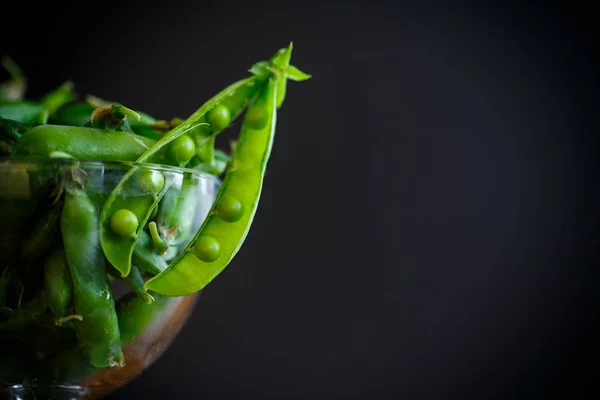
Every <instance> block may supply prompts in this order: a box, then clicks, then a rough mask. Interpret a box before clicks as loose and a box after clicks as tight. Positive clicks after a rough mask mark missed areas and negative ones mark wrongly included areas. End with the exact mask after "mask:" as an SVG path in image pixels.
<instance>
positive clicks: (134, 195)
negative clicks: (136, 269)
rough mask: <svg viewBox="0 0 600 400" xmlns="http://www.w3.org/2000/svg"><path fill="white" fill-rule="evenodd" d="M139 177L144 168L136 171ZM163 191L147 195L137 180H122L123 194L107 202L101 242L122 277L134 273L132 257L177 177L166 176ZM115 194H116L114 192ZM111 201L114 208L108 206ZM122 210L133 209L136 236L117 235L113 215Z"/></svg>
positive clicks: (102, 216) (102, 215)
mask: <svg viewBox="0 0 600 400" xmlns="http://www.w3.org/2000/svg"><path fill="white" fill-rule="evenodd" d="M134 169H135V171H136V173H137V174H140V173H141V172H142V171H144V170H143V169H141V168H139V167H135V168H134ZM165 175H166V177H165V178H164V184H163V185H162V188H160V190H159V191H158V192H156V193H146V192H145V191H144V190H143V189H142V188H141V187H140V184H139V183H138V181H137V180H136V179H130V180H126V181H124V182H123V181H121V182H122V183H123V185H122V186H121V189H122V192H121V193H120V195H119V196H112V195H111V196H110V197H109V198H108V199H107V201H106V202H105V203H104V204H105V205H104V208H103V209H102V212H101V214H100V241H101V244H102V249H103V251H104V255H105V256H106V259H107V260H108V261H109V262H110V264H111V265H112V266H114V267H115V268H116V269H117V271H119V272H120V273H121V276H122V277H126V276H128V275H129V272H130V270H131V256H132V254H133V249H134V248H135V245H136V243H137V241H138V238H139V236H140V232H141V231H142V229H143V228H144V226H145V225H146V222H147V221H148V219H149V218H150V212H149V211H151V210H152V209H153V208H154V207H156V206H157V204H158V202H159V200H160V199H161V197H162V195H163V193H164V192H165V191H166V190H167V189H168V188H169V186H170V185H171V183H172V181H173V174H170V173H166V174H165ZM113 193H114V192H113ZM109 202H110V207H109V208H107V204H108V203H109ZM118 210H129V211H131V212H132V213H133V214H134V215H135V218H136V219H137V226H136V228H135V232H134V234H133V235H128V236H123V235H121V234H119V233H117V232H114V230H113V228H112V226H111V225H112V222H113V219H112V218H117V216H115V217H113V214H115V212H117V211H118Z"/></svg>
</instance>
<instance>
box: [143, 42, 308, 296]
mask: <svg viewBox="0 0 600 400" xmlns="http://www.w3.org/2000/svg"><path fill="white" fill-rule="evenodd" d="M291 52H292V44H291V43H290V45H289V47H288V48H287V49H281V50H280V51H278V52H277V54H276V55H275V56H273V57H272V58H271V60H270V62H268V63H267V62H261V63H258V64H257V65H255V66H254V67H253V68H252V69H251V71H252V72H254V73H257V74H259V75H262V73H263V71H265V70H267V71H270V72H271V73H272V74H273V76H272V78H271V79H269V81H268V83H267V84H266V86H265V87H264V88H263V89H262V90H261V92H260V93H259V95H258V98H257V99H256V100H255V101H254V103H253V104H252V105H251V106H250V107H249V108H248V110H247V111H246V114H245V116H244V120H243V123H242V128H241V132H240V136H239V140H238V142H237V144H236V145H235V149H234V154H233V159H232V161H231V164H230V166H229V169H228V171H227V172H226V175H225V178H224V181H223V183H222V184H221V187H220V188H219V192H218V194H217V199H216V200H215V202H214V204H213V206H212V208H211V210H210V212H209V215H208V217H207V218H206V220H205V221H204V223H203V224H202V226H201V227H200V229H199V230H198V232H197V233H196V234H195V236H194V238H193V239H192V240H191V242H190V243H189V244H188V245H187V247H186V248H185V250H184V251H183V252H181V253H180V254H179V255H178V256H177V258H175V260H173V261H172V262H171V264H170V265H169V267H168V268H167V269H166V270H165V271H163V272H162V273H160V274H159V275H157V276H155V277H153V278H151V279H150V280H148V281H147V282H146V285H145V286H146V289H148V290H152V291H155V292H157V293H160V294H163V295H168V296H181V295H187V294H190V293H194V292H197V291H199V290H201V289H202V288H204V287H205V286H206V285H207V284H209V283H210V282H211V281H212V280H213V279H214V278H215V277H216V276H217V275H218V274H219V273H220V272H221V271H222V270H223V269H224V268H225V267H226V266H227V265H228V264H229V262H230V261H231V260H232V259H233V257H234V256H235V255H236V253H237V252H238V251H239V249H240V247H241V245H242V244H243V242H244V240H245V238H246V235H247V234H248V231H249V229H250V226H251V224H252V221H253V219H254V215H255V213H256V209H257V206H258V202H259V199H260V195H261V191H262V185H263V178H264V174H265V170H266V166H267V162H268V160H269V157H270V155H271V149H272V146H273V139H274V135H275V125H276V120H277V118H276V114H277V108H279V106H281V104H282V102H283V99H284V97H285V83H286V80H287V79H288V78H290V79H293V80H305V79H308V78H310V75H307V74H304V73H303V72H301V71H300V70H298V69H297V68H295V67H292V66H290V64H289V62H290V58H291Z"/></svg>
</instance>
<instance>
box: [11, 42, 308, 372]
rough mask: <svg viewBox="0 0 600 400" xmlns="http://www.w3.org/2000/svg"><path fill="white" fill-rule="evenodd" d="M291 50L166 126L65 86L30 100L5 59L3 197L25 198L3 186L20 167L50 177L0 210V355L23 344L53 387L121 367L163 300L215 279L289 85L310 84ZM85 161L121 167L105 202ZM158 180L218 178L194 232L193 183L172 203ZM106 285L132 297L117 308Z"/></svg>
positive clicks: (33, 179)
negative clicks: (230, 142)
mask: <svg viewBox="0 0 600 400" xmlns="http://www.w3.org/2000/svg"><path fill="white" fill-rule="evenodd" d="M291 53H292V44H291V43H290V44H289V46H287V47H285V48H282V49H280V50H278V51H277V52H276V53H275V54H274V55H273V56H272V57H271V58H269V59H268V60H265V61H260V62H257V63H256V64H254V65H253V66H252V67H251V68H250V69H249V70H248V72H249V73H250V74H249V76H248V77H246V78H243V79H241V80H239V81H237V82H234V83H233V84H231V85H229V86H227V87H226V88H224V89H223V90H222V91H220V92H219V93H217V94H216V95H214V96H213V97H212V98H210V99H209V100H208V101H206V102H204V104H202V105H201V107H200V108H198V109H197V111H195V112H194V113H193V114H192V115H190V116H189V117H188V118H186V119H183V118H177V117H173V118H171V119H169V120H165V119H160V120H159V119H156V118H154V117H153V116H150V115H148V114H147V113H145V112H143V111H140V110H134V109H132V108H129V107H126V106H125V105H123V104H120V103H115V102H108V101H105V100H103V99H100V98H98V97H95V96H86V97H85V98H84V99H82V98H80V96H79V95H78V94H77V93H76V92H75V90H74V85H73V83H72V82H70V81H69V82H65V83H64V84H62V85H60V86H59V87H57V88H56V89H55V90H53V91H52V92H50V93H48V94H46V95H45V96H43V97H41V98H39V99H35V100H32V99H28V98H27V97H26V88H27V80H26V78H25V76H24V74H23V73H22V71H21V69H20V68H19V66H18V65H17V64H16V63H15V62H14V61H13V60H12V59H10V58H8V57H4V58H3V59H2V63H3V67H4V69H5V70H6V71H7V72H8V75H9V79H7V80H6V81H4V82H3V83H2V84H0V174H4V178H2V177H0V198H2V199H5V198H10V197H11V196H10V193H9V192H10V191H12V190H21V189H22V188H21V189H19V187H18V186H19V185H15V184H12V183H11V184H8V183H7V182H9V180H8V179H7V178H6V177H7V176H8V175H6V174H8V173H10V174H12V175H11V176H14V174H15V173H19V171H15V170H14V169H18V166H19V165H23V166H25V167H23V168H26V166H27V165H31V164H36V163H39V164H40V165H42V164H44V163H46V164H51V165H55V166H57V168H56V169H55V170H53V171H54V172H53V174H54V175H52V177H50V178H51V179H50V178H49V177H48V176H47V174H44V173H42V172H39V170H38V171H37V172H36V171H31V170H30V171H27V172H29V173H28V175H27V176H28V181H26V182H27V184H28V186H29V187H27V188H26V190H27V191H29V192H30V193H33V194H34V195H35V200H34V201H28V200H27V199H19V201H7V200H2V201H3V202H4V204H3V205H2V209H3V214H2V218H3V221H2V228H1V229H0V239H1V242H2V244H0V257H1V259H2V261H0V346H2V347H3V348H5V349H6V348H8V347H11V348H12V349H19V348H23V346H24V347H26V348H27V349H29V350H30V351H29V352H28V353H29V354H30V356H28V357H29V358H31V359H33V360H34V361H35V363H36V364H38V365H41V366H43V367H42V369H43V368H48V369H49V370H51V374H52V376H53V378H55V379H57V380H61V379H62V378H61V370H62V368H63V367H61V365H62V364H64V365H67V364H68V365H70V366H71V367H70V371H71V372H72V371H73V368H72V366H73V365H78V367H77V368H75V370H76V371H78V373H81V374H85V373H86V371H88V370H89V369H90V368H91V369H94V368H114V367H122V366H124V365H125V362H126V360H125V359H124V356H123V347H124V346H125V345H127V343H129V342H131V340H133V339H134V338H135V336H136V335H137V334H139V333H140V332H141V331H142V330H143V329H144V326H145V324H148V323H149V321H151V319H152V315H153V313H154V312H160V311H161V307H162V306H163V305H164V304H165V299H167V298H169V297H172V296H185V295H189V294H193V293H196V292H198V291H200V290H202V289H203V288H204V287H205V286H206V285H208V284H209V283H210V282H211V281H212V280H213V279H214V278H215V277H216V276H217V275H218V274H219V273H220V272H221V271H223V269H224V268H225V267H226V266H227V265H228V264H229V263H230V262H231V260H232V259H233V258H234V256H235V255H236V254H237V252H238V251H239V249H240V247H241V246H242V244H243V242H244V240H245V237H246V235H247V234H248V232H249V229H250V226H251V224H252V221H253V218H254V215H255V213H256V210H257V207H258V203H259V199H260V194H261V191H262V185H263V178H264V174H265V170H266V166H267V162H268V160H269V157H270V153H271V149H272V146H273V140H274V134H275V125H276V120H277V118H276V114H277V110H278V109H279V108H280V107H281V105H282V104H283V101H284V98H285V94H286V84H287V81H288V79H291V80H294V81H303V80H306V79H309V78H310V75H308V74H306V73H304V72H302V71H300V70H299V69H297V68H295V67H294V66H292V65H290V59H291ZM236 119H240V120H241V123H240V124H239V126H240V132H239V136H238V138H237V140H236V141H235V145H234V146H231V150H230V151H224V150H221V149H218V148H217V147H216V146H215V143H216V137H217V135H218V134H219V133H221V132H223V131H224V130H225V129H227V128H229V127H231V126H232V122H233V121H235V120H236ZM86 162H105V163H114V162H116V163H122V165H124V166H125V168H124V169H123V172H122V173H121V174H120V175H119V176H118V178H117V179H116V182H115V185H114V187H113V188H112V189H111V190H110V192H109V193H104V194H102V195H96V194H95V193H96V192H94V190H93V187H94V185H93V183H94V182H93V177H91V176H89V174H88V173H87V172H86V168H85V165H86ZM153 166H154V167H153ZM163 168H164V170H163ZM169 170H177V171H179V170H181V171H201V172H203V173H205V174H210V175H212V176H214V177H215V178H218V180H219V182H220V185H219V187H218V192H217V194H216V198H215V200H214V202H213V203H212V205H211V206H210V210H209V211H208V213H207V216H206V218H205V219H204V220H203V222H202V224H201V226H199V228H198V229H195V230H193V231H192V230H191V228H190V226H191V225H190V224H189V223H186V221H188V220H189V219H190V215H191V214H193V212H194V210H193V208H194V207H195V206H196V204H197V199H196V198H194V196H193V195H192V192H193V190H189V191H188V192H186V177H190V176H192V175H193V174H184V175H183V176H184V178H183V183H182V185H181V186H180V190H178V191H177V196H170V195H169V193H170V192H169V187H170V185H171V184H172V179H171V178H170V176H171V175H170V174H169V173H168V171H169ZM190 179H191V178H190ZM1 180H4V183H2V182H1ZM13 180H14V179H13ZM13 180H11V182H12V181H13ZM14 181H18V180H14ZM47 182H52V184H47ZM188 186H189V187H191V186H192V185H191V183H190V184H189V185H188ZM132 191H136V193H137V195H136V196H135V197H132V196H131V195H130V194H131V192H132ZM100 192H101V191H100ZM7 193H8V194H9V195H8V196H7V195H6V194H7ZM24 221H26V223H24ZM182 240H183V243H185V245H183V246H182V245H181V243H182ZM115 282H120V283H122V284H124V285H126V286H127V287H128V288H129V289H130V292H129V293H127V295H125V296H123V297H121V298H119V299H117V300H115V296H114V294H113V290H114V283H115ZM8 343H10V344H8ZM32 348H35V351H31V349H32ZM25 353H26V352H25V351H20V350H19V351H17V350H15V351H14V352H12V353H10V354H9V352H7V353H6V354H4V356H3V357H0V358H2V360H0V382H1V381H2V380H3V379H4V380H5V381H10V375H11V374H14V375H16V377H18V376H20V375H19V372H18V371H19V368H18V366H19V365H23V366H24V368H27V369H31V363H32V361H31V360H27V358H28V357H24V356H23V355H24V354H25ZM11 354H12V355H11ZM77 360H78V361H77ZM61 363H62V364H61ZM74 363H75V364H74ZM77 363H79V364H77ZM3 364H4V367H3ZM25 366H26V367H25Z"/></svg>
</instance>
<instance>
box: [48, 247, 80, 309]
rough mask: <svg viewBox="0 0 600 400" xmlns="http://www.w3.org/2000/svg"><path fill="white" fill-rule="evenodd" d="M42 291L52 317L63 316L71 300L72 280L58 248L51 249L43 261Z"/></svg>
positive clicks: (63, 256) (62, 254)
mask: <svg viewBox="0 0 600 400" xmlns="http://www.w3.org/2000/svg"><path fill="white" fill-rule="evenodd" d="M44 291H45V293H46V302H47V303H48V308H50V311H51V312H52V315H53V316H54V318H55V319H59V318H62V317H64V316H65V315H66V314H67V311H68V310H69V308H70V307H71V304H72V301H73V280H72V279H71V273H70V272H69V267H68V266H67V261H66V259H65V255H64V253H63V252H62V250H60V249H55V250H53V251H52V252H51V253H50V254H49V255H48V257H47V258H46V261H45V263H44Z"/></svg>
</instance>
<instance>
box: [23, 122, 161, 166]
mask: <svg viewBox="0 0 600 400" xmlns="http://www.w3.org/2000/svg"><path fill="white" fill-rule="evenodd" d="M155 143H156V142H155V141H154V140H152V139H148V138H145V137H143V136H139V135H136V134H134V133H130V132H122V131H115V132H108V131H106V130H104V129H98V128H85V127H77V126H67V125H38V126H36V127H34V128H32V129H30V130H28V131H27V132H25V133H24V134H23V136H21V138H20V139H19V141H18V142H17V143H16V145H15V148H14V150H13V155H14V156H38V157H48V155H49V154H51V153H53V152H64V153H67V154H70V155H71V156H73V157H75V158H79V159H88V160H99V161H115V160H116V161H135V160H137V159H138V158H139V157H140V156H141V155H142V154H144V152H146V151H147V150H148V149H149V148H151V147H152V146H153V145H154V144H155ZM157 161H158V162H159V163H161V162H162V161H164V160H162V159H160V158H159V159H158V160H157Z"/></svg>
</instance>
